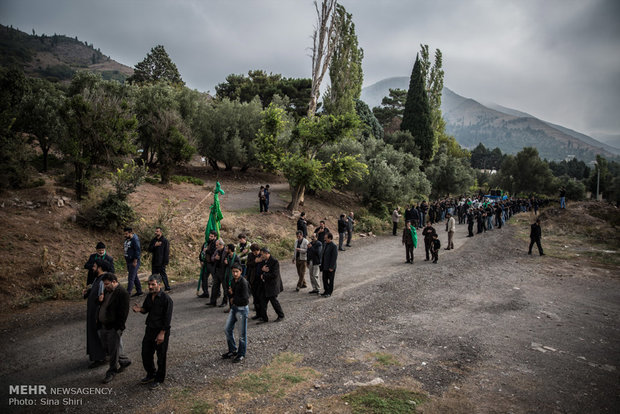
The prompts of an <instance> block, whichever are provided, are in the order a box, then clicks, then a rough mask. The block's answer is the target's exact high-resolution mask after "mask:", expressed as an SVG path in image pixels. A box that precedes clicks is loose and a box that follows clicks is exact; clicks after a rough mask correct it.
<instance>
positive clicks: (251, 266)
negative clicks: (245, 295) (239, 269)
mask: <svg viewBox="0 0 620 414" xmlns="http://www.w3.org/2000/svg"><path fill="white" fill-rule="evenodd" d="M259 257H260V247H259V246H258V244H256V243H254V244H253V245H251V246H250V254H248V261H247V263H246V266H247V270H246V273H245V277H246V279H247V280H248V283H249V284H250V292H251V293H252V302H253V304H254V310H255V311H256V315H254V316H252V318H251V319H252V320H256V319H258V318H260V312H259V309H260V300H259V298H260V296H261V293H260V289H261V288H262V281H261V280H260V269H259V266H260V263H257V262H256V259H258V258H259Z"/></svg>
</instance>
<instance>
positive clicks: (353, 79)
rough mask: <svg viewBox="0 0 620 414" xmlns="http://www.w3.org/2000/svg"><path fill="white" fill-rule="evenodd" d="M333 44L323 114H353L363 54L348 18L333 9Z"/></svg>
mask: <svg viewBox="0 0 620 414" xmlns="http://www.w3.org/2000/svg"><path fill="white" fill-rule="evenodd" d="M335 23H336V27H337V28H336V39H337V41H336V43H335V45H334V52H333V54H332V58H331V61H330V63H329V78H330V80H331V85H330V86H329V87H328V88H327V92H326V93H325V96H324V97H323V104H324V106H325V112H326V113H327V114H331V115H344V114H347V113H352V112H353V111H355V109H356V108H355V101H356V100H358V99H359V97H360V95H361V93H362V83H363V80H364V74H363V72H362V59H363V58H364V51H363V50H362V48H360V47H359V44H358V41H357V35H356V34H355V24H354V23H353V21H352V15H351V14H350V13H347V11H346V10H345V8H344V6H342V5H341V4H337V5H336V15H335Z"/></svg>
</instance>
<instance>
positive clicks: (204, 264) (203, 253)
mask: <svg viewBox="0 0 620 414" xmlns="http://www.w3.org/2000/svg"><path fill="white" fill-rule="evenodd" d="M216 240H217V232H215V231H213V230H212V231H211V232H210V233H209V241H208V242H205V243H203V245H202V248H201V249H200V255H199V256H198V259H199V260H200V281H199V283H198V288H197V289H196V295H197V296H198V297H199V298H208V297H209V275H211V277H213V270H214V269H213V268H214V266H213V259H212V256H213V253H214V252H215V241H216ZM200 287H202V295H199V292H200Z"/></svg>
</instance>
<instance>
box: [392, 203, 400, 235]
mask: <svg viewBox="0 0 620 414" xmlns="http://www.w3.org/2000/svg"><path fill="white" fill-rule="evenodd" d="M399 220H400V207H396V208H395V209H394V211H392V236H396V230H398V221H399Z"/></svg>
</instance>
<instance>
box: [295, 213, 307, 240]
mask: <svg viewBox="0 0 620 414" xmlns="http://www.w3.org/2000/svg"><path fill="white" fill-rule="evenodd" d="M297 231H301V232H302V233H303V235H304V238H306V237H308V222H307V221H306V213H304V212H303V211H302V212H301V214H300V215H299V219H298V220H297Z"/></svg>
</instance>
